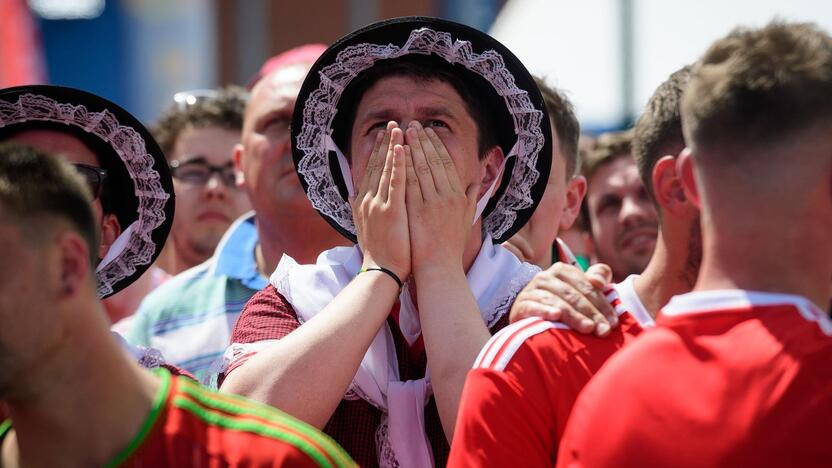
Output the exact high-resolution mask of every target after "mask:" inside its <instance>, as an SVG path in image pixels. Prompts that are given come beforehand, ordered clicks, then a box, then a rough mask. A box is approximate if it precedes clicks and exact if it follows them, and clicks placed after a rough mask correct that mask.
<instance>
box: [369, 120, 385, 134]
mask: <svg viewBox="0 0 832 468" xmlns="http://www.w3.org/2000/svg"><path fill="white" fill-rule="evenodd" d="M386 128H387V122H374V123H372V124H370V126H369V127H368V128H367V133H370V132H373V131H375V130H384V129H386Z"/></svg>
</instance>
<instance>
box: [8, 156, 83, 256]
mask: <svg viewBox="0 0 832 468" xmlns="http://www.w3.org/2000/svg"><path fill="white" fill-rule="evenodd" d="M0 207H2V208H3V211H4V214H7V215H8V216H9V217H10V218H11V221H12V222H14V224H15V225H17V226H18V227H20V228H21V229H22V230H23V231H24V233H25V234H26V235H25V238H26V239H28V240H30V241H35V242H37V241H40V240H42V238H43V237H42V236H43V233H44V232H48V230H44V229H43V227H44V223H52V224H54V222H55V220H56V219H60V220H64V221H67V222H68V223H69V224H70V225H71V226H72V227H73V228H74V229H75V231H76V232H77V233H78V234H80V235H81V237H83V238H84V240H85V241H86V243H87V247H88V248H89V254H90V265H92V266H94V265H95V264H96V263H97V262H98V248H97V247H98V244H99V242H98V226H97V224H96V222H95V217H94V216H93V212H92V196H91V194H90V193H89V189H88V188H87V186H86V184H84V182H83V180H82V178H81V176H80V175H79V174H78V172H77V171H76V170H75V168H74V167H72V164H70V163H69V162H66V161H65V160H63V159H62V158H60V157H57V156H52V155H48V154H46V153H43V152H41V151H38V150H36V149H34V148H32V147H29V146H23V145H15V144H8V143H2V144H0ZM46 225H47V226H48V225H49V224H46Z"/></svg>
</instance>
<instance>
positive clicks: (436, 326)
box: [416, 266, 491, 442]
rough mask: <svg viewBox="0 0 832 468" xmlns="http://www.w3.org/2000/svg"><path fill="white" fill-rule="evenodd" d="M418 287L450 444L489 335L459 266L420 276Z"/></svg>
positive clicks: (428, 350) (435, 388) (438, 402)
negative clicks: (464, 390)
mask: <svg viewBox="0 0 832 468" xmlns="http://www.w3.org/2000/svg"><path fill="white" fill-rule="evenodd" d="M416 283H417V284H418V288H417V293H416V294H417V301H418V306H419V317H420V321H421V324H422V336H423V339H424V342H425V352H426V354H427V358H428V367H430V372H431V383H432V385H433V393H434V396H435V399H436V407H437V409H438V410H439V419H440V420H441V421H442V428H443V430H444V431H445V437H447V438H448V442H451V441H452V440H453V431H454V426H455V425H456V415H457V410H458V409H459V400H460V398H461V397H462V387H463V386H464V385H465V377H466V376H467V375H468V371H469V370H471V366H472V365H473V364H474V360H475V359H476V358H477V355H478V354H479V352H480V350H481V349H482V347H483V346H485V343H486V342H487V341H488V339H489V338H490V337H491V335H490V333H489V331H488V328H487V327H486V325H485V323H483V321H482V316H481V314H480V311H479V307H478V306H477V302H476V300H475V299H474V296H473V294H472V293H471V289H470V287H469V286H468V281H467V280H466V278H465V273H464V271H463V270H462V268H461V266H458V267H454V268H450V269H448V268H445V269H442V268H435V269H431V270H424V271H422V272H417V273H416Z"/></svg>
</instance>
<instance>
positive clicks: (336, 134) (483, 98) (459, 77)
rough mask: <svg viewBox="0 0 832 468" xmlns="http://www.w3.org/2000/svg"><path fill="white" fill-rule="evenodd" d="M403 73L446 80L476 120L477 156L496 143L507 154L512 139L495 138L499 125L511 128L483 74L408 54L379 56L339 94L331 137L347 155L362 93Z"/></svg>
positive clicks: (500, 104) (505, 111)
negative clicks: (390, 57) (382, 79)
mask: <svg viewBox="0 0 832 468" xmlns="http://www.w3.org/2000/svg"><path fill="white" fill-rule="evenodd" d="M391 76H406V77H409V78H413V79H415V80H418V81H434V80H436V81H441V82H443V83H447V84H449V85H451V87H453V88H454V90H455V91H456V92H457V93H458V94H459V96H460V97H461V98H462V101H463V102H464V103H465V108H466V110H467V111H468V113H469V114H470V115H471V118H472V119H473V120H474V122H475V123H476V124H477V146H478V150H479V155H480V157H482V156H484V154H485V151H486V150H488V149H489V148H491V147H493V146H495V145H499V146H500V147H501V148H503V151H504V153H505V154H508V152H509V150H510V149H511V146H512V144H513V141H512V142H508V141H499V137H498V132H497V129H498V128H502V126H503V125H506V126H508V128H513V127H514V124H513V122H512V120H511V117H510V115H509V114H508V111H507V110H506V106H505V103H504V102H502V98H500V97H499V96H498V95H497V94H496V92H495V91H494V89H493V88H492V87H491V85H490V84H488V82H487V81H485V79H484V78H482V77H481V76H479V75H477V74H476V73H473V72H471V71H468V70H467V69H465V67H463V66H461V65H451V64H448V63H447V62H445V61H444V60H443V59H441V58H438V57H433V56H421V55H419V56H415V55H408V56H405V57H402V58H398V59H392V60H383V61H380V62H378V63H377V64H376V65H374V66H373V67H372V68H370V69H369V70H367V71H365V72H363V73H362V74H361V75H359V76H358V77H356V78H355V79H354V80H353V81H352V82H351V83H350V84H349V85H348V86H347V87H346V89H345V90H344V92H343V93H342V94H341V99H340V100H339V102H338V110H339V113H337V114H336V115H335V120H334V122H333V124H332V128H333V133H332V138H333V141H334V142H335V144H336V145H338V147H339V148H341V149H342V151H343V152H344V154H345V155H346V156H347V158H350V157H351V155H349V145H350V136H351V133H352V126H353V123H354V121H355V112H356V110H357V109H358V104H359V103H360V102H361V98H362V97H364V93H366V92H367V90H368V89H370V88H371V87H372V86H373V85H374V84H376V83H377V82H378V81H379V80H380V79H381V78H388V77H391Z"/></svg>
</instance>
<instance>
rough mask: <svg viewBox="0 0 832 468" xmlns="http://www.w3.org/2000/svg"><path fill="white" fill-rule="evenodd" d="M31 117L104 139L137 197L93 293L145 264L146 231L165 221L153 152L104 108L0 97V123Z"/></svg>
mask: <svg viewBox="0 0 832 468" xmlns="http://www.w3.org/2000/svg"><path fill="white" fill-rule="evenodd" d="M31 120H36V121H47V122H58V123H64V124H67V125H73V126H75V127H78V128H80V129H83V130H85V131H86V132H88V133H91V134H93V135H95V136H97V137H98V138H101V139H102V140H104V141H105V142H107V143H109V144H110V145H111V146H112V148H113V150H115V152H116V153H117V154H118V155H119V156H120V157H121V160H122V161H123V162H124V165H125V167H126V168H127V172H128V173H129V174H130V178H131V179H132V180H133V184H134V191H135V194H136V197H137V198H138V202H139V207H138V215H139V217H138V220H137V221H136V222H135V223H134V224H135V225H136V226H135V229H134V230H133V231H132V237H131V239H130V242H126V243H125V245H124V247H123V249H122V251H121V252H118V254H117V255H116V256H115V257H114V258H113V260H112V261H110V262H109V263H108V264H106V265H105V266H104V267H102V268H100V269H99V271H97V272H96V274H97V276H98V295H99V297H103V296H106V295H108V294H110V293H112V292H113V285H115V284H116V283H118V282H119V281H121V280H123V279H124V278H127V277H129V276H131V275H133V274H134V273H135V272H136V267H137V266H141V265H146V264H149V263H150V261H151V258H152V257H153V254H154V252H155V251H156V244H155V243H154V242H153V239H152V238H151V235H152V233H153V230H154V229H156V228H157V227H159V226H160V225H161V224H162V223H163V222H164V221H165V211H164V208H165V204H166V202H167V200H168V198H169V197H170V195H169V194H168V193H167V192H165V190H164V189H163V188H162V184H161V182H160V180H159V178H160V176H159V173H158V172H157V171H156V170H155V169H153V165H154V162H155V160H154V158H153V156H152V155H150V154H148V152H147V147H146V145H145V141H144V139H143V138H142V136H141V134H139V132H137V131H136V130H135V129H133V128H132V127H129V126H126V125H121V124H119V122H118V120H117V119H116V117H115V116H114V115H113V114H112V113H111V112H109V111H108V110H106V109H105V110H103V111H101V112H90V111H88V110H87V108H86V107H85V106H83V105H77V106H76V105H73V104H68V103H60V102H57V101H56V100H54V99H52V98H49V97H46V96H40V95H36V94H29V93H27V94H23V95H21V96H20V97H19V98H18V100H17V102H14V103H12V102H8V101H4V100H0V127H4V126H6V125H13V124H18V123H23V122H28V121H31Z"/></svg>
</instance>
